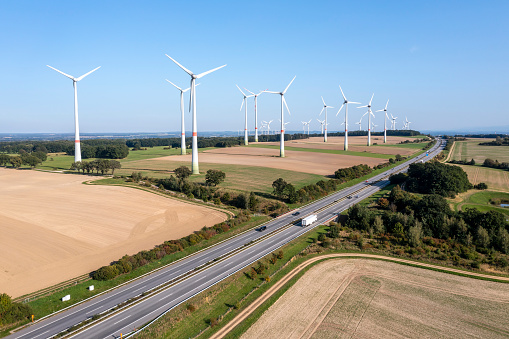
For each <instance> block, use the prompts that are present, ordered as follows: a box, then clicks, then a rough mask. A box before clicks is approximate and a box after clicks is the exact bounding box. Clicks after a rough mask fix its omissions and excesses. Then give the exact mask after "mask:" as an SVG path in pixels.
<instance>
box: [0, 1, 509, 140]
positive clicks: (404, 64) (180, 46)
mask: <svg viewBox="0 0 509 339" xmlns="http://www.w3.org/2000/svg"><path fill="white" fill-rule="evenodd" d="M508 12H509V2H507V1H485V2H480V1H426V2H424V1H254V2H246V1H244V2H239V1H221V2H216V1H187V2H186V1H179V2H176V1H23V0H21V1H2V2H0V45H1V46H2V53H0V74H1V77H0V133H15V132H44V133H47V132H73V128H74V127H73V90H72V81H71V80H69V79H67V78H65V77H63V76H62V75H60V74H58V73H56V72H55V71H53V70H51V69H49V68H48V67H46V65H47V64H48V65H51V66H53V67H56V68H58V69H60V70H62V71H63V72H66V73H68V74H71V75H74V76H80V75H82V74H84V73H86V72H88V71H89V70H92V69H93V68H95V67H97V66H101V68H100V69H99V70H98V71H97V72H95V73H93V74H91V75H90V76H89V77H87V78H85V79H84V80H83V81H81V82H80V83H79V84H78V89H79V90H78V97H79V113H80V127H81V131H82V132H91V133H92V132H167V131H177V130H179V127H180V114H179V93H178V91H177V90H176V89H174V88H173V87H172V86H171V85H169V84H168V83H166V82H165V81H164V79H166V78H167V79H169V80H170V81H172V82H174V83H176V84H177V85H179V86H183V87H184V86H186V87H187V85H188V84H189V76H188V75H187V74H185V73H184V72H183V71H182V70H181V69H180V68H178V67H177V66H176V65H175V64H173V63H172V62H171V60H169V59H168V58H166V56H165V55H164V54H165V53H167V54H169V55H171V56H172V57H173V58H175V59H176V60H178V61H179V62H180V63H182V64H183V65H184V66H185V67H187V68H189V69H191V70H192V71H194V72H195V73H200V72H203V71H206V70H209V69H211V68H214V67H217V66H220V65H223V64H227V65H228V66H227V67H225V68H224V69H221V70H219V71H217V72H215V73H212V74H210V75H207V76H206V77H204V78H203V79H202V80H201V81H200V82H201V83H202V85H200V86H199V87H198V88H197V99H198V100H197V107H198V129H199V130H202V131H205V130H206V131H222V130H235V131H236V130H239V129H243V126H244V115H243V112H240V111H239V107H240V103H241V100H242V96H241V94H240V93H239V92H238V90H237V88H236V87H235V84H239V86H241V87H247V88H248V89H250V90H252V91H256V90H261V89H267V88H268V89H269V90H275V91H279V90H283V89H284V88H285V87H286V85H287V84H288V82H289V81H290V80H291V79H292V78H293V76H295V75H296V76H297V78H296V80H295V82H294V83H293V84H292V86H291V87H290V89H289V91H288V93H287V96H286V98H287V102H288V105H289V107H290V110H291V113H292V115H291V116H286V117H285V120H289V121H290V122H291V124H290V125H289V126H288V127H287V129H288V130H300V129H301V128H302V127H301V126H302V124H301V121H302V120H309V119H313V123H312V125H311V128H312V129H315V130H318V128H319V124H318V123H317V122H316V118H319V117H318V114H319V113H320V110H321V108H322V103H321V99H320V96H322V95H323V97H324V99H325V100H326V102H327V104H329V105H332V106H334V107H337V108H339V106H340V104H341V102H342V100H341V94H340V92H339V88H338V84H341V86H342V87H343V89H344V91H345V94H346V95H347V97H348V98H349V99H350V100H354V101H360V102H362V103H366V102H367V101H369V98H370V96H371V94H372V93H375V96H374V99H373V108H374V109H375V110H376V109H380V108H383V106H384V105H385V102H386V100H387V99H390V104H389V112H391V113H392V114H394V115H395V116H398V117H399V121H401V120H403V119H404V117H405V116H407V117H408V119H409V120H410V121H412V122H413V125H412V127H414V128H415V129H419V130H438V129H455V128H458V129H461V128H472V127H475V126H480V127H482V126H501V125H509V119H508V118H507V116H508V114H507V108H506V107H505V105H504V104H505V99H506V98H507V90H508V84H509V76H508V75H509V66H508V62H507V60H509V53H508V52H509V48H508V47H509V46H508V45H509V42H508V41H509V39H508V36H509V29H508V28H509V23H508V20H507V13H508ZM351 107H352V109H351V110H350V129H355V127H354V126H355V125H354V123H355V121H358V119H359V117H360V116H361V115H362V114H363V113H364V111H363V110H361V109H354V108H353V106H351ZM186 109H187V103H186ZM279 110H280V108H279V97H278V96H276V95H268V94H263V95H262V96H260V97H259V117H260V118H259V120H272V119H273V120H276V121H277V119H278V118H279V115H280V111H279ZM336 112H337V109H333V110H331V111H329V122H330V123H331V125H330V126H329V130H338V129H340V123H341V122H342V121H343V120H342V118H341V117H337V118H336V117H335V114H336ZM253 117H254V112H253V103H252V101H250V102H249V129H253ZM186 118H187V122H186V127H187V129H188V130H190V127H191V124H190V123H191V115H190V114H186ZM375 123H376V124H378V125H379V126H382V125H383V116H382V115H381V114H378V115H377V117H376V119H375ZM399 126H401V124H399ZM378 128H380V127H378Z"/></svg>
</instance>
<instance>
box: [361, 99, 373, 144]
mask: <svg viewBox="0 0 509 339" xmlns="http://www.w3.org/2000/svg"><path fill="white" fill-rule="evenodd" d="M374 95H375V93H373V95H372V96H371V100H369V104H367V105H365V106H360V107H357V108H363V107H367V108H368V112H367V113H368V146H371V116H373V118H374V117H375V115H374V114H373V112H371V101H373V96H374Z"/></svg>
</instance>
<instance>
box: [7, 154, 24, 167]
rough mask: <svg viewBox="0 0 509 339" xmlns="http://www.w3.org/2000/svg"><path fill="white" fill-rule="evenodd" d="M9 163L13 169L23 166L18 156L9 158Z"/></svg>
mask: <svg viewBox="0 0 509 339" xmlns="http://www.w3.org/2000/svg"><path fill="white" fill-rule="evenodd" d="M9 163H10V164H11V165H12V167H14V168H20V167H21V165H22V164H23V161H22V160H21V157H20V156H17V155H13V156H11V157H9Z"/></svg>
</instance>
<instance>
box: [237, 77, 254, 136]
mask: <svg viewBox="0 0 509 339" xmlns="http://www.w3.org/2000/svg"><path fill="white" fill-rule="evenodd" d="M235 86H237V88H238V89H239V91H240V93H242V95H243V96H244V99H242V104H240V110H241V111H242V106H245V107H244V110H245V117H244V145H246V146H247V145H248V144H249V142H248V140H247V98H251V97H252V95H246V94H245V93H244V92H242V90H241V89H240V87H239V85H235ZM244 104H245V105H244Z"/></svg>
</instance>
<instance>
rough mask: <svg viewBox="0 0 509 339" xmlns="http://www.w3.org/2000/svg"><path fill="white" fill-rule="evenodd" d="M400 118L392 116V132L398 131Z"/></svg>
mask: <svg viewBox="0 0 509 339" xmlns="http://www.w3.org/2000/svg"><path fill="white" fill-rule="evenodd" d="M397 118H398V117H393V116H392V114H391V120H392V130H393V131H394V130H395V129H396V119H397Z"/></svg>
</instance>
